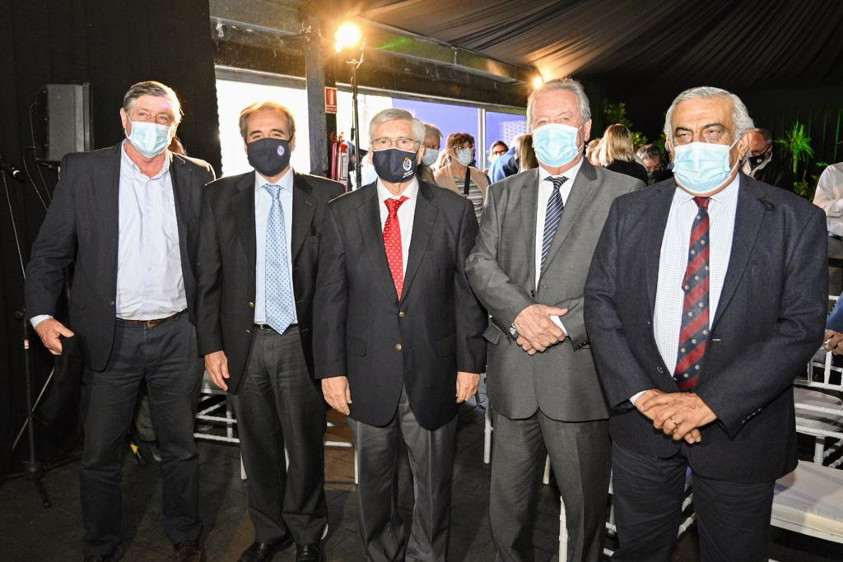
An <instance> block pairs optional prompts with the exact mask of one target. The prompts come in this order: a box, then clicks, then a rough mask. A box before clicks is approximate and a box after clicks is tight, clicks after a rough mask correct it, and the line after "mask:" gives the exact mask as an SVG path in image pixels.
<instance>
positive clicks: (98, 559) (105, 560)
mask: <svg viewBox="0 0 843 562" xmlns="http://www.w3.org/2000/svg"><path fill="white" fill-rule="evenodd" d="M121 558H123V545H122V544H121V545H120V546H118V547H117V548H116V549H115V550H114V552H112V553H111V554H86V555H85V558H84V560H85V562H117V561H118V560H120V559H121Z"/></svg>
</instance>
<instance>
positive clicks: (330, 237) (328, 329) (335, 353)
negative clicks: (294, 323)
mask: <svg viewBox="0 0 843 562" xmlns="http://www.w3.org/2000/svg"><path fill="white" fill-rule="evenodd" d="M347 315H348V279H347V276H346V266H345V245H344V241H343V237H342V232H341V229H340V226H339V223H338V221H337V217H336V214H335V205H334V204H331V203H329V204H328V206H327V207H326V208H325V216H324V218H323V220H322V239H321V241H320V242H319V266H318V272H317V275H316V291H315V294H314V297H313V346H314V352H313V356H314V357H313V359H314V376H315V378H317V379H324V378H330V377H336V376H340V375H343V376H344V375H345V374H346V360H345V357H346V356H345V334H346V328H345V327H346V317H347Z"/></svg>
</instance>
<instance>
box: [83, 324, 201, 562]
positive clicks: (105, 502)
mask: <svg viewBox="0 0 843 562" xmlns="http://www.w3.org/2000/svg"><path fill="white" fill-rule="evenodd" d="M144 380H145V381H146V386H147V389H148V392H149V402H150V406H151V409H152V419H153V425H154V427H155V431H156V433H157V434H158V442H159V446H160V450H161V460H162V463H161V470H162V473H163V481H164V482H163V513H164V531H165V532H166V534H167V537H168V538H169V539H170V540H171V541H172V542H173V543H178V542H182V541H185V540H191V539H197V538H199V534H200V533H201V531H202V523H201V521H200V520H199V507H198V497H199V479H198V468H199V457H198V454H197V452H196V443H195V442H194V440H193V422H194V417H195V416H196V405H197V402H198V400H199V389H200V387H201V384H202V361H201V359H200V358H199V357H198V355H197V350H196V331H195V329H194V327H193V325H192V324H191V323H190V321H189V320H188V318H187V314H181V315H180V316H179V317H177V318H176V319H175V320H173V321H171V322H167V323H165V324H160V325H158V326H155V327H154V328H147V327H145V326H137V325H124V324H121V323H119V322H118V325H117V329H116V332H115V335H114V348H113V349H112V352H111V357H110V359H109V361H108V365H106V368H105V370H103V371H93V370H91V369H89V368H87V367H86V368H85V373H84V375H83V379H82V411H83V415H84V427H85V445H84V452H83V455H82V473H81V483H82V489H81V492H82V516H83V519H84V523H85V538H84V541H83V551H84V552H85V554H86V555H91V554H108V553H111V552H113V551H114V550H115V549H116V548H117V546H118V545H119V544H120V542H121V540H122V531H121V518H120V511H121V506H120V480H121V466H122V459H123V454H124V452H125V451H126V432H127V431H128V430H129V426H130V424H131V423H132V416H133V414H134V412H135V403H136V400H137V394H138V387H139V385H140V383H141V381H144Z"/></svg>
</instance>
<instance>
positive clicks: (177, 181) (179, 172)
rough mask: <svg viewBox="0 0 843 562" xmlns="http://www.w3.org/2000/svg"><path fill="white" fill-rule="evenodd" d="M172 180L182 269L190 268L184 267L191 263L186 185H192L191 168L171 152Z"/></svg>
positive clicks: (188, 201)
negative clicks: (188, 252) (188, 251)
mask: <svg viewBox="0 0 843 562" xmlns="http://www.w3.org/2000/svg"><path fill="white" fill-rule="evenodd" d="M169 157H170V181H171V183H172V184H173V201H174V202H175V206H176V228H177V229H178V233H179V253H181V262H182V270H188V269H189V268H188V267H184V266H185V265H186V264H189V263H190V261H191V260H189V257H188V255H187V249H188V243H187V231H188V226H189V225H188V224H187V222H186V221H187V217H188V216H189V215H188V213H187V210H188V209H189V208H190V198H189V196H190V194H189V191H188V190H187V189H186V188H184V186H189V185H190V173H191V172H190V169H188V168H187V167H186V166H185V165H184V162H183V161H182V160H179V159H178V158H176V157H175V155H174V154H172V153H170V154H169Z"/></svg>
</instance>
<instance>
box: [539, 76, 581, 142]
mask: <svg viewBox="0 0 843 562" xmlns="http://www.w3.org/2000/svg"><path fill="white" fill-rule="evenodd" d="M555 90H568V91H569V92H574V95H576V96H577V100H579V102H580V113H581V114H582V122H583V123H585V122H586V121H588V120H589V119H591V105H590V104H589V102H588V96H586V95H585V90H584V89H583V87H582V84H580V83H579V82H577V81H576V80H572V79H571V78H557V79H556V80H550V81H548V82H545V83H544V84H542V85H541V86H539V87H538V88H536V89H535V90H533V93H532V94H530V97H529V98H528V99H527V127H528V128H529V129H530V130H532V127H531V125H532V122H533V103H534V102H535V100H536V97H537V96H538V95H539V94H543V93H545V92H550V91H555Z"/></svg>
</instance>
